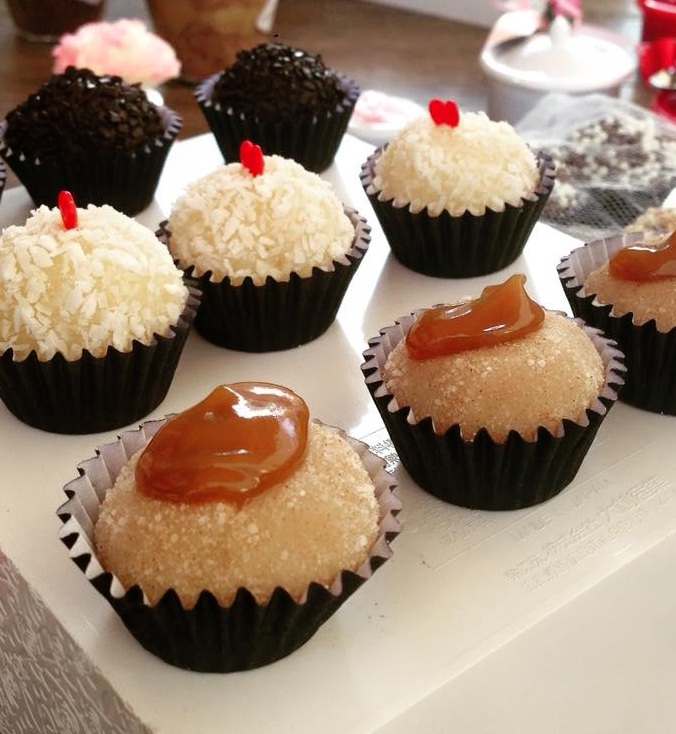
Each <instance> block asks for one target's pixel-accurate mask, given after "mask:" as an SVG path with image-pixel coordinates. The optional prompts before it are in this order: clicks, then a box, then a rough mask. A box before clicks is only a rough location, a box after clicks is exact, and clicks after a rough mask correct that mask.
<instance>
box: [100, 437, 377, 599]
mask: <svg viewBox="0 0 676 734" xmlns="http://www.w3.org/2000/svg"><path fill="white" fill-rule="evenodd" d="M138 456H139V454H137V455H135V456H134V457H132V459H131V460H130V461H129V462H128V464H127V465H126V466H125V467H124V468H123V469H122V471H121V472H120V474H119V476H118V478H117V480H116V482H115V485H114V487H113V488H112V489H111V490H109V492H108V493H107V495H106V497H105V500H104V502H103V504H102V506H101V511H100V514H99V517H98V520H97V523H96V528H95V543H96V547H97V551H98V553H99V559H100V561H101V563H102V564H103V566H104V567H105V568H106V569H107V570H109V571H112V572H113V573H114V574H115V575H116V576H117V577H118V578H119V579H120V581H121V582H122V584H123V585H124V586H125V587H127V588H129V587H130V586H132V585H134V584H138V585H140V587H141V588H142V589H143V591H144V592H145V594H146V595H147V597H148V599H149V601H150V603H151V604H154V603H156V602H157V601H158V600H159V599H160V598H161V597H162V595H163V594H164V593H165V591H167V589H171V588H173V589H174V590H175V591H176V592H177V594H178V596H179V597H180V599H181V602H182V604H183V605H184V606H185V607H192V606H193V605H194V604H195V602H196V601H197V598H198V596H199V594H200V592H202V591H203V590H208V591H210V592H211V593H213V594H214V596H215V597H216V598H217V599H218V601H219V603H220V604H222V605H224V606H225V605H228V604H230V603H231V602H232V600H233V598H234V596H235V594H236V592H237V589H238V588H240V587H244V588H246V589H248V590H249V591H250V592H251V593H252V594H253V595H254V597H255V598H256V600H257V601H258V602H259V603H265V602H266V601H267V600H268V599H269V598H270V596H271V595H272V593H273V591H274V589H275V588H276V587H277V586H282V587H284V588H285V589H286V590H287V591H289V593H291V594H292V595H293V596H294V597H295V598H298V599H300V597H301V596H302V594H303V593H304V592H305V590H306V589H307V587H308V585H309V584H310V583H311V582H313V581H314V582H318V583H321V584H324V585H326V586H329V585H330V584H331V582H332V581H333V580H334V578H335V577H336V576H337V575H338V574H339V573H340V572H341V571H342V570H344V569H351V570H355V571H356V570H357V569H358V568H359V567H360V566H361V565H362V564H363V563H364V561H365V560H366V559H367V558H368V554H369V551H370V548H371V547H372V545H373V543H374V541H375V539H376V537H377V535H378V513H379V509H378V504H377V501H376V499H375V495H374V486H373V483H372V481H371V479H370V477H369V475H368V473H367V471H366V469H365V467H364V465H363V464H362V463H361V461H360V459H359V456H358V455H357V454H356V452H355V451H354V450H353V449H352V448H351V447H350V446H349V445H348V444H347V442H346V441H345V439H343V438H342V437H340V436H339V435H337V434H335V433H333V432H332V431H331V430H330V429H328V428H327V427H325V426H322V425H321V424H317V423H311V424H310V426H309V434H308V447H307V454H306V457H305V460H304V462H303V463H302V464H301V466H300V467H299V468H298V469H297V470H296V471H295V472H294V473H293V474H292V475H291V476H290V477H288V478H287V479H286V480H284V481H283V482H281V483H279V484H276V485H274V486H272V487H270V488H268V489H267V490H266V491H265V492H263V493H261V494H259V495H257V496H255V497H252V498H251V499H250V500H249V501H248V502H246V503H245V504H243V505H242V506H241V507H240V508H238V507H237V506H235V505H233V504H231V503H228V502H206V503H202V504H188V503H176V502H164V501H162V500H158V499H154V498H151V497H148V496H146V495H143V494H141V493H140V492H139V491H137V489H136V488H135V483H134V471H135V466H136V462H137V460H138Z"/></svg>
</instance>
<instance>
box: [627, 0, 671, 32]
mask: <svg viewBox="0 0 676 734" xmlns="http://www.w3.org/2000/svg"><path fill="white" fill-rule="evenodd" d="M637 2H638V6H639V8H640V9H641V10H642V11H643V35H642V40H643V41H653V40H655V39H656V38H664V37H665V36H676V0H637Z"/></svg>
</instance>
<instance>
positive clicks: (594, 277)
mask: <svg viewBox="0 0 676 734" xmlns="http://www.w3.org/2000/svg"><path fill="white" fill-rule="evenodd" d="M609 268H610V265H609V263H605V264H604V265H602V266H601V267H599V268H597V269H596V270H594V271H593V272H591V273H589V275H588V276H587V278H586V280H585V282H584V288H585V291H586V292H587V293H588V294H589V295H592V294H593V295H594V296H595V302H596V303H599V304H602V305H603V304H612V307H613V310H612V312H611V315H612V316H624V315H625V314H627V313H631V314H633V317H632V320H633V323H634V324H635V325H636V326H641V325H642V324H645V323H647V322H648V321H650V320H651V319H655V325H656V326H657V329H658V330H659V331H663V332H666V331H669V330H670V329H673V328H674V327H675V326H676V278H663V279H660V280H652V281H645V282H635V281H630V280H624V279H622V278H615V277H613V276H612V275H611V274H610V270H609Z"/></svg>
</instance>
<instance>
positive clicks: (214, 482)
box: [136, 382, 310, 506]
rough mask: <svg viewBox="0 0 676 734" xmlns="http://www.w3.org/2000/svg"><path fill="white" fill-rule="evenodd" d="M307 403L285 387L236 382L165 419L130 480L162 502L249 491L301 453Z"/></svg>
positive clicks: (287, 469)
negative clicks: (134, 477) (133, 479)
mask: <svg viewBox="0 0 676 734" xmlns="http://www.w3.org/2000/svg"><path fill="white" fill-rule="evenodd" d="M309 417H310V415H309V410H308V407H307V405H306V404H305V402H304V401H303V399H302V398H300V397H299V396H298V395H296V394H295V393H294V392H292V391H291V390H288V389H287V388H284V387H280V386H278V385H272V384H268V383H256V382H237V383H233V384H231V385H221V386H219V387H217V388H216V389H215V390H214V391H213V392H212V393H211V394H210V395H209V396H208V397H207V398H205V399H204V400H203V401H202V402H200V403H198V404H197V405H194V406H193V407H192V408H189V409H188V410H186V411H184V412H183V413H180V414H179V415H177V416H176V417H175V418H172V419H170V420H168V421H167V422H166V423H165V424H164V426H162V428H161V429H160V430H159V431H158V432H157V433H156V434H155V436H154V438H153V439H152V440H151V441H150V443H149V444H148V446H147V447H146V449H145V451H143V453H142V454H141V456H140V457H139V460H138V464H137V466H136V486H137V487H138V489H139V491H140V492H142V493H143V494H146V495H148V496H150V497H155V498H157V499H161V500H167V501H169V502H192V503H196V502H230V503H233V504H236V505H238V506H241V505H242V504H244V502H246V501H247V500H248V499H249V498H251V497H254V496H255V495H257V494H259V493H260V492H263V491H264V490H265V489H267V488H268V487H271V486H273V485H275V484H278V483H279V482H282V481H284V479H286V478H287V477H288V476H290V475H291V474H292V473H293V472H294V471H295V469H296V468H297V467H298V465H299V464H300V463H301V462H302V460H303V457H304V456H305V450H306V446H307V434H308V423H309Z"/></svg>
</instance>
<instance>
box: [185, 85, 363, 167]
mask: <svg viewBox="0 0 676 734" xmlns="http://www.w3.org/2000/svg"><path fill="white" fill-rule="evenodd" d="M222 73H223V72H219V73H217V74H213V75H212V76H210V77H208V78H207V79H205V80H204V81H202V82H201V83H200V84H199V85H198V86H197V88H196V90H195V99H196V100H197V103H198V105H199V107H200V109H201V110H202V113H203V115H204V117H205V119H206V121H207V123H208V125H209V128H210V129H211V132H212V133H213V135H214V138H215V140H216V142H217V143H218V147H219V148H220V150H221V153H222V154H223V158H224V159H225V161H226V162H227V163H233V162H238V161H239V147H240V145H241V143H242V141H243V140H251V142H253V143H256V144H257V145H260V146H261V148H262V150H263V152H264V153H265V154H266V155H280V156H283V157H284V158H292V159H293V160H295V161H296V162H297V163H300V164H301V165H302V166H303V167H304V168H306V169H307V170H308V171H314V172H315V173H321V172H322V171H324V170H325V169H327V168H328V167H329V166H330V165H331V163H332V162H333V159H334V157H335V155H336V151H337V150H338V148H339V146H340V143H341V141H342V140H343V136H344V135H345V131H346V130H347V126H348V124H349V122H350V117H351V116H352V111H353V110H354V106H355V104H356V103H357V99H358V98H359V94H360V89H359V86H358V85H357V84H356V83H355V82H354V81H353V80H352V79H349V78H348V77H346V76H344V75H341V74H339V75H338V76H339V78H340V80H341V82H342V85H343V90H344V95H345V96H344V98H343V101H342V102H341V103H340V104H339V105H338V106H337V107H336V108H335V109H333V110H330V111H328V112H326V113H324V114H319V115H314V116H312V117H310V118H305V117H300V116H298V117H297V118H296V119H294V120H292V121H288V122H286V121H279V120H277V119H276V118H272V119H263V118H260V117H255V116H252V115H247V114H246V113H244V112H240V111H238V110H234V109H231V108H229V107H221V105H220V104H218V102H214V101H213V100H212V93H213V90H214V86H215V84H216V82H217V81H218V80H219V78H220V76H221V74H222Z"/></svg>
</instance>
